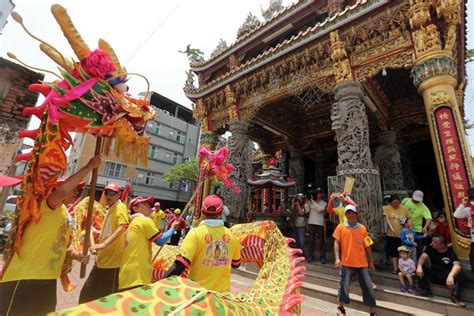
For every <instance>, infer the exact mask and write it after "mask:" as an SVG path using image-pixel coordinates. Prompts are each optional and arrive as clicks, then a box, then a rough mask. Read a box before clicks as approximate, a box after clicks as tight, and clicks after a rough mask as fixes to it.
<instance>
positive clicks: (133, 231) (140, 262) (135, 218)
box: [118, 196, 178, 291]
mask: <svg viewBox="0 0 474 316" xmlns="http://www.w3.org/2000/svg"><path fill="white" fill-rule="evenodd" d="M151 203H153V197H152V196H149V197H147V198H143V197H141V196H140V197H136V198H134V199H132V200H131V201H130V205H129V209H130V213H131V217H130V225H129V226H128V230H127V237H126V241H125V248H124V250H123V256H122V264H121V266H120V273H119V280H118V281H119V289H120V290H122V291H124V290H129V289H132V288H136V287H139V286H142V285H148V284H151V275H152V262H151V261H152V260H151V243H152V242H154V243H155V244H157V245H159V246H163V245H164V244H165V243H166V242H167V241H168V240H169V239H170V237H171V236H172V235H173V233H174V231H175V228H176V226H177V225H178V223H176V224H173V225H171V227H170V229H169V230H168V231H166V232H165V233H164V234H162V233H161V232H160V229H159V228H158V227H156V225H155V223H154V222H153V219H152V218H151V217H150V216H151V214H152V212H153V211H152V209H151V207H150V204H151Z"/></svg>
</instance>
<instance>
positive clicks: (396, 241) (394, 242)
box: [387, 236, 402, 258]
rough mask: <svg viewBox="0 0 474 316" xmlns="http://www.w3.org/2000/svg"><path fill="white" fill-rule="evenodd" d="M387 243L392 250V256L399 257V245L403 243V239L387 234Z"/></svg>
mask: <svg viewBox="0 0 474 316" xmlns="http://www.w3.org/2000/svg"><path fill="white" fill-rule="evenodd" d="M387 245H388V250H389V252H390V257H392V258H398V247H400V246H401V245H402V241H401V239H400V238H398V237H389V236H387Z"/></svg>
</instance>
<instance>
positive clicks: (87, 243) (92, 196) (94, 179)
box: [79, 136, 102, 279]
mask: <svg viewBox="0 0 474 316" xmlns="http://www.w3.org/2000/svg"><path fill="white" fill-rule="evenodd" d="M101 145H102V138H101V137H100V136H97V138H96V142H95V152H94V156H97V155H100V148H101ZM97 171H98V169H97V168H95V169H93V170H92V179H91V187H90V191H89V205H88V208H87V219H86V233H85V234H84V248H83V249H82V255H83V256H86V255H87V254H88V253H89V246H90V244H91V239H90V237H91V226H92V210H93V209H94V201H95V189H96V186H97ZM79 224H80V223H79ZM86 267H87V265H86V264H84V263H82V264H81V273H80V277H81V279H82V278H84V277H85V276H86Z"/></svg>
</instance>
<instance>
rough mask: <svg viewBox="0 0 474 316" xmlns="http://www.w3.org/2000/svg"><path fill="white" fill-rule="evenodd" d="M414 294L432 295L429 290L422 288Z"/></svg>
mask: <svg viewBox="0 0 474 316" xmlns="http://www.w3.org/2000/svg"><path fill="white" fill-rule="evenodd" d="M416 296H424V297H433V293H432V292H431V291H430V290H425V289H422V290H421V291H418V292H416Z"/></svg>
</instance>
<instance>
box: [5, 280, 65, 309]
mask: <svg viewBox="0 0 474 316" xmlns="http://www.w3.org/2000/svg"><path fill="white" fill-rule="evenodd" d="M56 282H57V281H56V280H20V281H12V282H5V283H0V316H23V315H25V316H30V315H41V316H44V315H46V314H48V313H50V312H54V311H55V309H56Z"/></svg>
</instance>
